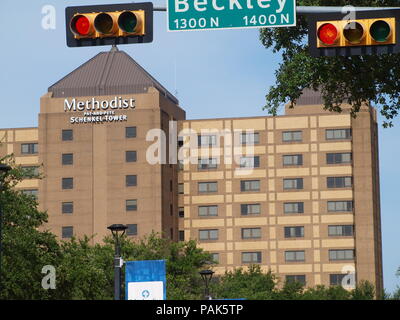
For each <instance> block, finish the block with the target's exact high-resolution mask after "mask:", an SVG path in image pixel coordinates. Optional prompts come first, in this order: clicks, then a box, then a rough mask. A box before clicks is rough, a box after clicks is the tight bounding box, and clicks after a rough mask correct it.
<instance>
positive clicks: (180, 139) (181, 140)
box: [178, 136, 185, 148]
mask: <svg viewBox="0 0 400 320" xmlns="http://www.w3.org/2000/svg"><path fill="white" fill-rule="evenodd" d="M184 144H185V138H184V137H183V136H179V137H178V148H180V147H183V145H184Z"/></svg>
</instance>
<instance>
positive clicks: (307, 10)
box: [154, 6, 400, 14]
mask: <svg viewBox="0 0 400 320" xmlns="http://www.w3.org/2000/svg"><path fill="white" fill-rule="evenodd" d="M343 8H345V7H344V6H343V7H329V6H328V7H313V6H298V7H297V8H296V12H297V13H298V14H315V13H338V12H339V13H340V12H342V11H343ZM354 8H355V10H356V11H375V10H393V9H400V7H397V8H389V7H383V8H382V7H354ZM154 11H167V8H166V7H154Z"/></svg>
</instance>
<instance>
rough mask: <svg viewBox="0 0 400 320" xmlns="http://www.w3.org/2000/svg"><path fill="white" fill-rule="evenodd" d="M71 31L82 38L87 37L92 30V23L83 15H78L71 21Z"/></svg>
mask: <svg viewBox="0 0 400 320" xmlns="http://www.w3.org/2000/svg"><path fill="white" fill-rule="evenodd" d="M71 29H72V31H73V32H74V33H76V34H78V35H80V36H87V35H88V34H89V30H90V21H89V19H88V18H87V17H85V16H83V15H77V16H75V17H74V18H73V19H72V21H71Z"/></svg>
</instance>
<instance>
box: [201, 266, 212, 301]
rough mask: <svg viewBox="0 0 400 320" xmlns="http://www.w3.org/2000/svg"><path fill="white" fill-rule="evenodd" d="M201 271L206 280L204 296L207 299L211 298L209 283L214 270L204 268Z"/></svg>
mask: <svg viewBox="0 0 400 320" xmlns="http://www.w3.org/2000/svg"><path fill="white" fill-rule="evenodd" d="M199 273H200V275H201V278H202V279H203V281H204V297H205V298H206V300H211V296H210V290H209V284H210V281H211V278H212V276H213V274H214V271H212V270H208V269H207V270H202V271H200V272H199Z"/></svg>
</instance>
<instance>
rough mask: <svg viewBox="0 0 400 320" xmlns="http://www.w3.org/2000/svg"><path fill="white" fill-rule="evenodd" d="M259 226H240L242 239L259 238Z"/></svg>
mask: <svg viewBox="0 0 400 320" xmlns="http://www.w3.org/2000/svg"><path fill="white" fill-rule="evenodd" d="M260 238H261V228H242V239H260Z"/></svg>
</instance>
